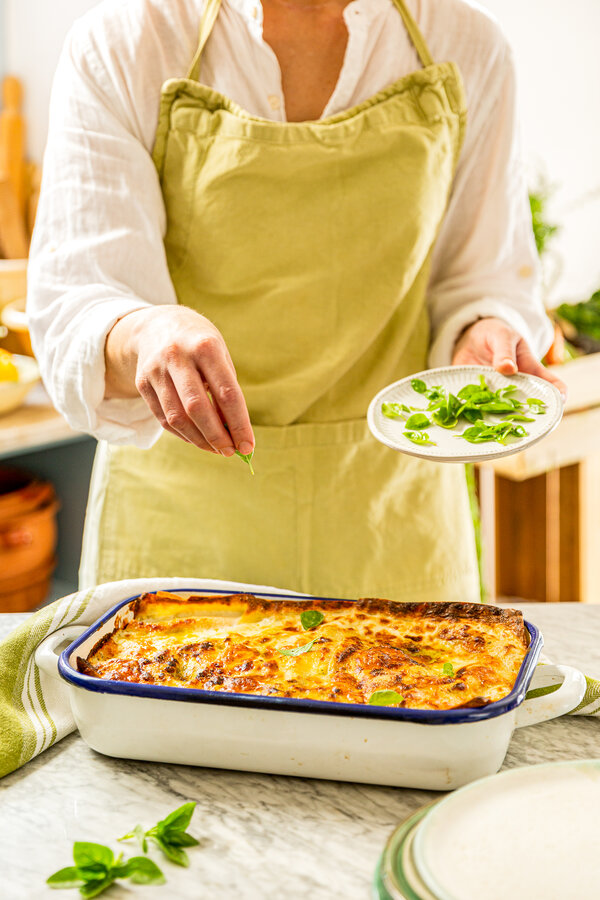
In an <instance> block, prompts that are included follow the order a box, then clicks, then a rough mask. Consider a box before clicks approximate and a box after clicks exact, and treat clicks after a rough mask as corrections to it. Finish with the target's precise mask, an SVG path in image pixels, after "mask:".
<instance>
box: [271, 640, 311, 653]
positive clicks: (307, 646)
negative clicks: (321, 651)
mask: <svg viewBox="0 0 600 900" xmlns="http://www.w3.org/2000/svg"><path fill="white" fill-rule="evenodd" d="M315 641H316V638H314V639H313V640H312V641H309V642H308V644H303V645H302V646H301V647H294V649H293V650H287V649H284V650H279V652H280V653H281V655H282V656H301V654H302V653H308V651H309V650H312V645H313V644H314V642H315Z"/></svg>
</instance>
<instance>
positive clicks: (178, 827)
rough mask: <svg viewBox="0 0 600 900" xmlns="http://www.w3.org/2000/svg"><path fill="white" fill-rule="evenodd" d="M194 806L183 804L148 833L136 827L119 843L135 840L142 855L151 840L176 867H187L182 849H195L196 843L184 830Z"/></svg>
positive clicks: (187, 859) (187, 862)
mask: <svg viewBox="0 0 600 900" xmlns="http://www.w3.org/2000/svg"><path fill="white" fill-rule="evenodd" d="M195 808H196V804H195V803H193V802H190V803H184V804H183V806H180V807H179V808H178V809H175V810H173V812H172V813H169V815H168V816H166V818H164V819H161V820H160V822H157V823H156V825H154V826H153V827H152V828H149V829H148V831H144V829H143V827H142V826H141V825H136V826H135V828H134V829H133V831H130V832H129V833H128V834H124V835H123V837H120V838H119V840H120V841H128V840H131V838H136V839H137V841H138V843H139V845H140V847H141V848H142V850H143V851H144V853H146V852H147V850H148V840H151V841H152V842H153V843H154V844H156V846H157V847H159V848H160V849H161V850H162V852H163V853H164V854H165V856H166V857H167V859H170V860H171V862H174V863H176V865H178V866H189V864H190V861H189V858H188V855H187V853H186V852H185V850H184V849H183V848H184V847H195V846H196V844H197V843H198V841H197V840H196V838H195V837H192V835H191V834H188V833H187V831H186V828H187V827H188V825H189V824H190V820H191V818H192V816H193V814H194V809H195Z"/></svg>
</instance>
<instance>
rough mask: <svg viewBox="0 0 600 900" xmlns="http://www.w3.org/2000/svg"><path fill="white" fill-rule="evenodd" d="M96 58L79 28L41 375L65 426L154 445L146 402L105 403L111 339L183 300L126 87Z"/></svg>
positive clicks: (45, 235)
mask: <svg viewBox="0 0 600 900" xmlns="http://www.w3.org/2000/svg"><path fill="white" fill-rule="evenodd" d="M88 50H89V52H88ZM96 59H97V54H96V53H95V50H94V48H87V47H86V46H85V43H82V40H81V38H78V39H77V40H74V39H73V34H71V37H70V39H68V40H67V43H66V45H65V48H64V50H63V53H62V56H61V59H60V62H59V66H58V70H57V73H56V76H55V80H54V85H53V91H52V101H51V106H50V129H49V137H48V144H47V148H46V153H45V156H44V174H43V181H42V191H41V197H40V204H39V209H38V216H37V222H36V227H35V232H34V238H33V242H32V247H31V255H30V263H29V274H28V282H29V289H28V301H27V311H28V316H29V322H30V328H31V336H32V341H33V347H34V351H35V354H36V357H37V359H38V361H39V363H40V367H41V372H42V377H43V380H44V382H45V385H46V387H47V389H48V391H49V393H50V395H51V397H52V400H53V402H54V404H55V406H56V407H57V409H58V410H60V412H61V413H62V414H63V415H64V416H65V418H66V419H67V421H68V422H69V424H70V425H71V426H72V427H73V428H75V429H78V430H81V431H87V432H89V433H91V434H93V435H94V436H96V437H97V438H100V439H104V440H107V441H111V442H112V443H117V444H123V443H130V444H131V443H133V444H136V445H137V446H139V447H149V446H151V445H152V444H153V443H154V442H155V441H156V440H157V439H158V437H159V435H160V433H161V428H160V425H159V424H158V422H157V421H156V419H155V418H154V417H153V416H152V414H151V413H150V411H149V409H148V407H147V406H146V404H145V402H144V401H143V400H142V399H141V398H136V399H131V400H120V399H113V400H104V399H103V397H104V377H105V365H104V343H105V338H106V335H107V334H108V332H109V330H110V329H111V327H112V326H113V325H114V323H115V322H116V321H117V320H118V319H119V318H121V317H122V316H124V315H126V314H127V313H128V312H130V311H133V310H136V309H140V308H143V307H146V306H149V305H151V304H165V303H176V297H175V292H174V289H173V285H172V283H171V279H170V277H169V272H168V268H167V262H166V257H165V252H164V247H163V234H164V229H165V212H164V205H163V201H162V196H161V192H160V187H159V182H158V176H157V172H156V169H155V167H154V164H153V162H152V159H151V156H150V154H149V152H148V150H147V148H146V146H144V143H143V141H142V140H141V138H140V136H139V135H136V129H137V125H136V123H135V121H133V119H132V113H131V110H130V109H128V107H127V104H126V101H125V99H124V96H125V95H124V94H123V95H119V93H118V90H117V89H116V88H115V87H114V81H113V80H111V78H110V76H108V75H107V72H106V70H105V69H104V70H103V71H99V72H95V71H93V66H94V60H96ZM96 65H98V63H96ZM157 114H158V109H157ZM137 130H139V129H137Z"/></svg>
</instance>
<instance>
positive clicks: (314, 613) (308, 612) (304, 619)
mask: <svg viewBox="0 0 600 900" xmlns="http://www.w3.org/2000/svg"><path fill="white" fill-rule="evenodd" d="M324 618H325V616H324V615H323V613H322V612H319V610H318V609H305V610H304V612H302V613H300V624H301V625H302V627H303V628H304V630H305V631H310V630H311V628H316V627H317V625H320V624H321V622H322V621H323V619H324Z"/></svg>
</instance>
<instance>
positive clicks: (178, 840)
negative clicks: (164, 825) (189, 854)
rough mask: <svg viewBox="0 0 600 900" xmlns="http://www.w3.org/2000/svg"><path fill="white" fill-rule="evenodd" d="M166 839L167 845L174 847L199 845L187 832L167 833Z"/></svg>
mask: <svg viewBox="0 0 600 900" xmlns="http://www.w3.org/2000/svg"><path fill="white" fill-rule="evenodd" d="M167 837H168V839H169V844H172V845H173V846H174V847H196V846H197V845H198V844H199V843H200V841H197V840H196V838H195V837H192V835H191V834H188V833H187V831H176V832H174V833H173V834H171V832H168V834H167Z"/></svg>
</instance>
